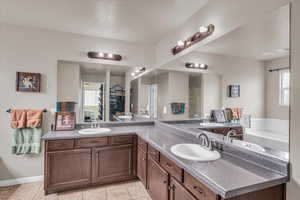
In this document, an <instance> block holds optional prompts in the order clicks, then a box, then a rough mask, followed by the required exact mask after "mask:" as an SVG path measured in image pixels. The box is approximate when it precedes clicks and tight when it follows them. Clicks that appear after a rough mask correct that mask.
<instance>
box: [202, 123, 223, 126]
mask: <svg viewBox="0 0 300 200" xmlns="http://www.w3.org/2000/svg"><path fill="white" fill-rule="evenodd" d="M200 126H206V127H222V126H225V125H224V124H222V123H214V122H208V123H205V122H202V123H200Z"/></svg>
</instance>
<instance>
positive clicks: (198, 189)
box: [193, 186, 204, 194]
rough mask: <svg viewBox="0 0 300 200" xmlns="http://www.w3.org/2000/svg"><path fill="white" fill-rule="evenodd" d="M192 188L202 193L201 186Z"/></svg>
mask: <svg viewBox="0 0 300 200" xmlns="http://www.w3.org/2000/svg"><path fill="white" fill-rule="evenodd" d="M193 188H194V190H196V191H197V192H198V193H200V194H203V193H204V192H203V190H202V189H201V188H199V187H197V186H194V187H193Z"/></svg>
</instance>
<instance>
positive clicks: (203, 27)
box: [199, 26, 208, 33]
mask: <svg viewBox="0 0 300 200" xmlns="http://www.w3.org/2000/svg"><path fill="white" fill-rule="evenodd" d="M207 31H208V28H207V27H206V26H200V28H199V32H200V33H206V32H207Z"/></svg>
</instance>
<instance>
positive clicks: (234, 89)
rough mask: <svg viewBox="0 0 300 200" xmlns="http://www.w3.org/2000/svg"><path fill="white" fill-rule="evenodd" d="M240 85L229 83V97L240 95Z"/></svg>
mask: <svg viewBox="0 0 300 200" xmlns="http://www.w3.org/2000/svg"><path fill="white" fill-rule="evenodd" d="M240 95H241V94H240V85H229V94H228V96H229V97H240Z"/></svg>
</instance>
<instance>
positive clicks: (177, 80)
mask: <svg viewBox="0 0 300 200" xmlns="http://www.w3.org/2000/svg"><path fill="white" fill-rule="evenodd" d="M168 91H169V104H168V107H169V108H170V109H169V111H170V113H169V119H170V120H178V119H188V118H189V75H188V74H186V73H180V72H169V88H168ZM173 102H176V103H185V105H186V108H185V112H184V113H183V114H176V115H174V114H172V112H171V103H173Z"/></svg>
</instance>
